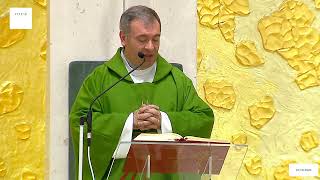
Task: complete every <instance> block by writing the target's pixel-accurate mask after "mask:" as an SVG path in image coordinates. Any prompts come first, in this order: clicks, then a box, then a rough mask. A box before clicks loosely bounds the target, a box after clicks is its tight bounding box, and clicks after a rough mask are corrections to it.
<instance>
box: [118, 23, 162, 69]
mask: <svg viewBox="0 0 320 180" xmlns="http://www.w3.org/2000/svg"><path fill="white" fill-rule="evenodd" d="M120 39H121V44H122V46H123V47H124V55H125V56H126V58H127V59H128V61H130V64H131V65H134V66H137V65H139V64H140V63H141V59H140V58H139V56H138V52H143V53H144V54H145V60H146V61H145V63H144V64H143V65H142V66H141V67H140V68H139V69H146V68H148V67H150V66H152V65H153V64H154V62H155V61H156V59H157V55H158V50H159V46H160V24H159V23H158V21H156V20H154V21H153V22H152V23H147V24H146V23H145V22H143V21H142V20H139V19H136V20H133V21H132V22H131V24H130V32H129V33H128V34H125V33H124V32H122V31H120Z"/></svg>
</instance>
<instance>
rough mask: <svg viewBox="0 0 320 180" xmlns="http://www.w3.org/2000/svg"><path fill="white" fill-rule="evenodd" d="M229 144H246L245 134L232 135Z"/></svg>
mask: <svg viewBox="0 0 320 180" xmlns="http://www.w3.org/2000/svg"><path fill="white" fill-rule="evenodd" d="M231 142H232V143H233V144H247V135H246V134H245V133H238V134H235V135H232V137H231Z"/></svg>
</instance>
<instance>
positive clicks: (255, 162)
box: [245, 155, 262, 175]
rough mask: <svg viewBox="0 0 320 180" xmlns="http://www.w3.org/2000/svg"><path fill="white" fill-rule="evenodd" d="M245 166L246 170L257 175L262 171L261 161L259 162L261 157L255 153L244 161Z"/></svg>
mask: <svg viewBox="0 0 320 180" xmlns="http://www.w3.org/2000/svg"><path fill="white" fill-rule="evenodd" d="M245 167H246V169H247V171H248V172H249V173H250V174H252V175H258V174H260V173H261V171H262V163H261V157H260V156H258V155H256V156H254V157H252V158H250V159H249V160H248V161H247V162H246V163H245Z"/></svg>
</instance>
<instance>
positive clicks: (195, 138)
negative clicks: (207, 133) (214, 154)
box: [184, 136, 229, 144]
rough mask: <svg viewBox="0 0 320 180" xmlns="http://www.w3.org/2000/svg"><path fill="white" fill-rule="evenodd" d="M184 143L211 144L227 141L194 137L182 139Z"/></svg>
mask: <svg viewBox="0 0 320 180" xmlns="http://www.w3.org/2000/svg"><path fill="white" fill-rule="evenodd" d="M184 139H185V140H186V141H199V142H212V143H223V144H224V143H228V144H229V142H228V141H225V140H217V139H209V138H201V137H195V136H186V137H184Z"/></svg>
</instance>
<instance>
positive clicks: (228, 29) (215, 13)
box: [197, 0, 249, 43]
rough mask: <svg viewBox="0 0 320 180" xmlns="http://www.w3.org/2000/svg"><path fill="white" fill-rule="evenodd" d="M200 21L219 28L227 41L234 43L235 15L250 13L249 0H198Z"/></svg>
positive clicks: (205, 24)
mask: <svg viewBox="0 0 320 180" xmlns="http://www.w3.org/2000/svg"><path fill="white" fill-rule="evenodd" d="M197 5H198V6H197V12H198V17H199V23H200V24H202V25H204V26H207V27H209V28H212V29H215V28H219V29H220V31H221V33H222V35H223V37H224V38H225V40H226V41H227V42H231V43H234V31H235V27H236V24H235V16H236V15H240V16H243V15H248V14H249V3H248V0H221V1H219V0H197Z"/></svg>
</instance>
